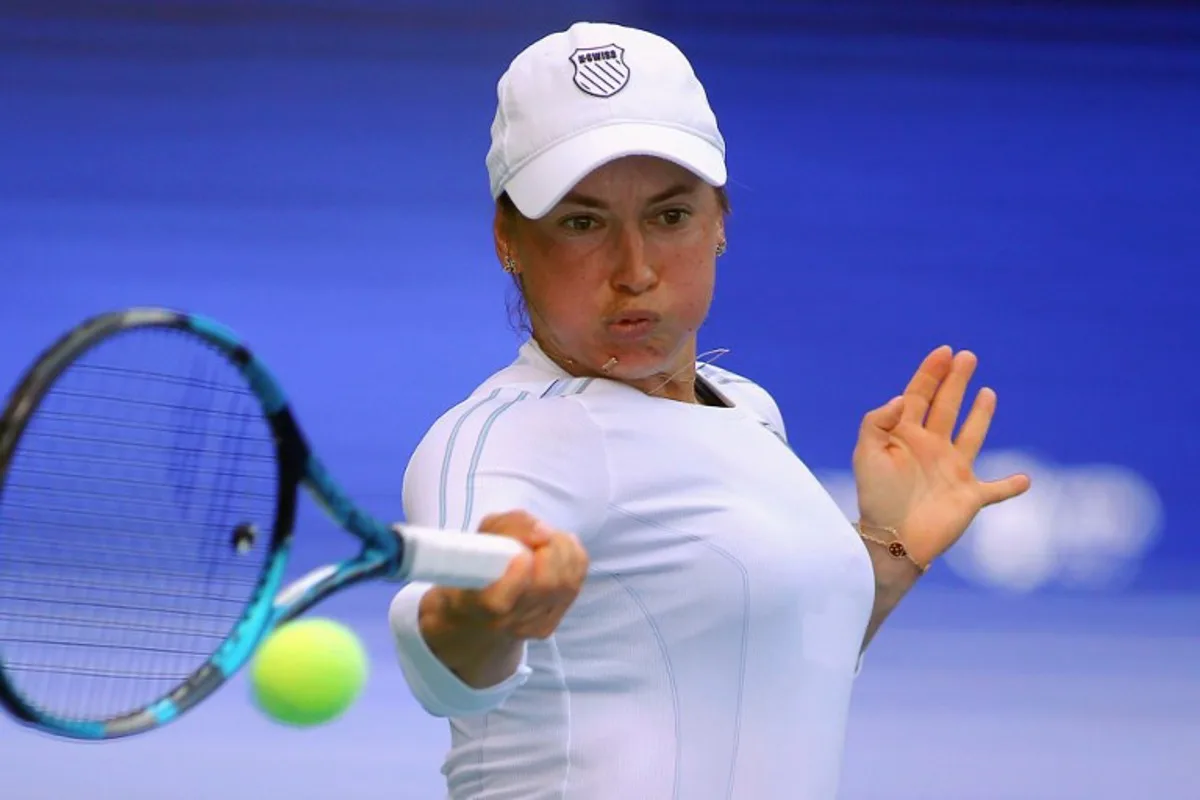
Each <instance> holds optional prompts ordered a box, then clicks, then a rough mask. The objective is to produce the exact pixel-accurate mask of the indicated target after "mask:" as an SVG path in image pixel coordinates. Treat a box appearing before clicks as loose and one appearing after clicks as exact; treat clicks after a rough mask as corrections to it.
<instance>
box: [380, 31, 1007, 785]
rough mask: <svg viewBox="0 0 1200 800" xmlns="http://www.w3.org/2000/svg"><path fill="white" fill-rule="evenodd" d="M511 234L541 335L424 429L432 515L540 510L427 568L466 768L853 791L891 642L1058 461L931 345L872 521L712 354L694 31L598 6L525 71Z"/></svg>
mask: <svg viewBox="0 0 1200 800" xmlns="http://www.w3.org/2000/svg"><path fill="white" fill-rule="evenodd" d="M498 97H499V105H498V108H497V110H496V115H495V121H494V124H493V126H492V145H491V150H490V152H489V154H488V157H487V166H488V171H489V173H490V176H491V188H492V194H493V196H494V198H495V200H496V213H495V221H494V230H495V241H496V252H497V255H498V257H499V262H500V265H501V266H502V268H503V269H505V270H506V271H508V272H509V273H511V274H512V275H513V277H514V279H515V281H516V282H517V285H518V287H519V288H520V291H521V295H522V298H523V302H524V304H525V307H526V308H527V310H528V317H529V321H530V327H531V330H532V336H531V337H530V339H529V340H528V341H527V342H526V343H525V344H524V345H523V346H522V347H521V348H520V351H519V353H518V354H517V357H516V360H515V361H514V362H513V363H512V364H511V365H510V366H508V367H506V368H504V369H502V370H500V371H499V372H497V373H495V374H493V375H491V376H489V377H487V378H486V380H483V382H482V383H481V384H480V386H479V388H478V389H476V390H475V391H474V392H473V393H472V394H471V395H470V397H468V398H467V399H466V400H464V401H463V402H462V403H460V404H458V405H457V406H455V407H454V408H453V409H451V410H450V411H449V412H447V413H446V414H445V415H444V416H443V417H441V418H440V419H439V420H438V421H437V422H436V423H435V424H434V425H433V426H432V427H431V429H430V430H429V431H428V432H427V434H426V435H425V437H424V439H423V440H422V442H421V444H420V445H419V447H418V449H417V451H416V452H415V454H414V455H413V457H412V460H411V463H410V465H409V468H408V470H407V472H406V474H405V481H404V509H405V513H406V516H407V518H408V520H409V521H410V522H412V523H414V524H419V525H429V526H437V527H442V528H451V529H461V530H462V531H464V534H463V535H472V534H473V533H474V532H476V531H484V532H487V533H491V534H498V535H505V536H511V537H514V538H517V539H519V540H521V541H523V542H524V543H525V544H527V545H528V546H529V547H530V549H531V554H530V555H528V556H523V557H521V558H519V559H516V560H514V562H513V564H512V565H511V566H510V569H509V570H508V572H507V574H506V575H505V576H504V577H503V578H502V579H501V580H500V581H498V582H497V583H495V584H493V585H492V586H490V587H488V588H486V589H484V590H481V591H460V590H451V589H447V588H443V587H431V586H428V585H425V584H412V585H409V586H407V587H405V588H404V589H403V590H402V591H400V592H399V593H398V594H397V595H396V597H395V599H394V601H393V603H392V606H391V609H390V621H391V625H392V628H393V630H394V632H395V635H396V639H397V642H398V652H399V659H400V664H401V667H402V669H403V671H404V674H405V676H406V678H407V680H408V682H409V685H410V686H411V688H412V691H413V693H414V694H415V696H416V697H417V698H418V699H419V701H420V702H421V704H422V705H423V706H424V707H425V708H426V709H427V710H428V711H429V713H431V714H434V715H438V716H442V717H447V718H449V720H450V726H451V731H452V747H451V750H450V752H449V755H448V757H447V759H446V763H445V765H444V773H445V775H446V778H447V783H448V788H449V796H450V797H452V798H456V800H459V799H461V800H466V799H467V798H471V799H472V800H480V799H481V798H514V799H515V798H520V799H521V800H536V799H540V798H546V799H547V800H548V799H549V798H566V799H567V800H614V798H628V800H660V799H662V800H665V799H666V798H684V799H685V800H697V799H701V800H705V799H707V798H744V799H746V800H773V799H774V798H780V799H781V800H782V799H783V798H786V799H787V800H807V799H809V798H832V797H834V796H835V794H836V790H837V785H838V778H839V772H840V768H841V755H842V748H843V741H844V734H845V728H846V720H847V714H848V709H849V705H850V695H851V688H852V686H853V683H854V679H855V675H856V674H857V672H858V668H859V664H860V658H861V654H862V652H863V651H864V649H865V648H866V646H867V644H868V643H869V642H870V640H871V637H872V636H873V635H874V633H875V632H876V631H877V630H878V628H879V626H880V625H881V624H882V623H883V621H884V619H885V618H886V617H887V616H888V613H889V612H890V611H891V610H892V609H893V608H894V607H895V606H896V604H897V603H898V602H899V601H900V599H901V598H902V597H904V595H905V594H906V593H907V592H908V590H909V589H910V588H912V586H913V585H914V584H915V583H916V582H917V580H918V578H919V577H920V575H921V574H922V572H923V571H924V569H925V568H926V566H927V565H929V564H930V563H931V562H932V561H934V560H935V559H937V557H938V556H939V555H941V554H942V553H943V552H944V551H945V550H946V549H947V548H949V547H950V546H951V545H952V544H953V543H954V542H955V541H956V540H957V539H958V538H959V537H960V536H961V535H962V533H963V531H964V530H965V529H966V527H967V525H968V524H969V523H970V521H971V520H972V518H973V517H974V516H975V515H976V514H977V513H978V512H979V511H980V510H981V509H982V508H983V507H985V506H987V505H989V504H993V503H997V502H1000V501H1003V500H1006V499H1008V498H1011V497H1014V496H1016V495H1018V494H1020V493H1022V492H1023V491H1025V490H1026V489H1027V488H1028V486H1029V480H1028V478H1027V477H1026V476H1024V475H1014V476H1011V477H1008V478H1006V479H1004V480H1000V481H994V482H982V481H980V480H978V479H977V478H976V477H975V475H974V474H973V470H972V464H973V462H974V459H975V457H976V455H977V453H978V452H979V449H980V447H981V446H982V444H983V441H984V437H985V435H986V433H987V431H988V427H989V425H990V422H991V419H992V414H993V411H994V409H995V402H996V399H995V395H994V393H992V392H991V391H990V390H987V389H984V390H982V391H981V392H979V393H978V395H977V396H976V397H975V399H974V401H973V403H972V404H971V405H970V408H969V409H968V410H967V413H966V416H965V419H964V420H963V422H962V425H961V427H960V429H959V431H958V433H957V435H955V434H954V430H955V427H956V424H957V422H958V419H959V416H960V411H961V406H962V404H963V400H964V394H965V391H966V386H967V383H968V381H969V379H970V378H971V376H972V373H973V372H974V369H975V366H976V362H975V358H974V356H973V355H972V354H971V353H969V352H967V351H959V352H957V353H955V352H952V351H951V349H950V348H949V347H942V348H939V349H937V350H934V351H933V352H932V353H930V354H928V356H927V357H926V358H925V359H924V360H923V362H922V363H921V364H920V366H919V368H918V369H917V371H916V373H915V374H914V376H913V378H912V380H911V382H910V383H909V384H908V386H907V387H906V388H904V390H903V393H902V394H901V395H899V396H897V397H896V398H894V399H892V400H891V401H889V402H887V403H885V404H884V405H882V406H880V407H879V408H876V409H875V410H873V411H871V412H869V413H867V414H866V415H865V417H864V419H863V421H862V426H861V430H860V432H859V439H858V444H857V446H856V448H855V450H854V454H853V466H854V472H855V476H856V480H857V486H858V507H859V516H858V518H857V519H856V520H855V521H853V522H852V521H849V520H847V519H846V518H845V516H844V515H843V514H842V513H841V512H840V511H839V509H838V507H837V506H836V505H835V504H834V501H833V500H832V499H831V498H830V496H829V495H828V494H827V493H826V492H825V491H824V490H823V489H822V487H821V486H820V485H819V484H818V482H817V481H816V480H815V479H814V477H813V475H812V474H811V473H810V472H809V470H808V469H807V468H806V466H805V465H804V463H803V462H802V461H801V460H800V459H799V458H798V457H797V456H796V455H795V454H794V453H793V452H792V450H791V449H790V448H789V447H788V446H787V445H786V443H785V442H786V432H785V428H784V423H783V421H782V419H781V418H780V413H779V410H778V408H777V407H776V404H775V402H774V401H773V400H772V398H771V396H770V395H769V394H768V393H767V392H766V391H765V390H763V389H762V388H761V387H759V386H758V385H756V384H755V383H753V382H752V381H750V380H748V379H747V378H744V377H742V376H740V375H736V374H734V373H732V372H729V371H727V370H724V369H721V368H718V367H716V366H707V365H703V364H700V363H698V362H699V361H700V358H699V354H697V352H696V334H697V330H698V329H699V328H700V326H701V325H702V324H703V322H704V320H705V316H706V314H707V313H708V309H709V305H710V303H711V301H712V298H713V287H714V274H715V271H716V262H717V259H718V257H719V256H720V255H721V253H722V252H723V251H724V250H725V247H726V240H725V232H724V218H725V213H726V211H727V202H726V196H725V192H724V189H723V186H724V184H725V181H726V166H725V148H724V142H723V140H722V137H721V134H720V132H719V129H718V126H717V122H716V119H715V118H714V115H713V112H712V111H711V110H710V108H709V104H708V101H707V97H706V93H705V91H704V89H703V87H702V86H701V84H700V83H699V82H698V80H697V78H696V76H695V74H694V72H693V69H692V67H691V65H690V64H689V62H688V60H687V59H686V58H685V56H684V55H683V54H682V53H681V52H680V51H679V50H678V49H677V48H676V47H675V46H674V45H673V44H671V43H670V42H668V41H667V40H665V39H662V38H660V37H658V36H655V35H653V34H650V33H648V32H645V31H640V30H635V29H629V28H623V27H619V26H614V25H604V24H582V23H581V24H576V25H573V26H572V27H571V28H570V29H569V30H567V31H565V32H560V33H555V34H553V35H551V36H548V37H546V38H544V39H542V40H540V41H538V42H536V43H535V44H533V45H532V46H530V47H529V48H528V49H526V50H525V51H524V52H522V53H521V54H520V55H518V56H517V57H516V59H515V60H514V61H513V62H512V64H511V66H510V67H509V69H508V70H507V72H506V73H505V74H504V75H503V77H502V78H501V80H500V83H499V87H498Z"/></svg>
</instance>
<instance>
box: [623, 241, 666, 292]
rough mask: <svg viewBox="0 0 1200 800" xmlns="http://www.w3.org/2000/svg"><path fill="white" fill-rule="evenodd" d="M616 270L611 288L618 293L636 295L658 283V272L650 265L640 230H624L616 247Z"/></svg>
mask: <svg viewBox="0 0 1200 800" xmlns="http://www.w3.org/2000/svg"><path fill="white" fill-rule="evenodd" d="M615 257H616V268H615V270H614V271H613V278H612V280H613V286H614V287H615V288H616V289H618V290H619V291H622V292H626V293H628V294H633V295H638V294H643V293H645V292H648V291H650V290H651V289H653V288H654V286H655V285H656V284H657V283H658V272H657V271H656V270H655V269H654V267H652V266H651V265H650V259H649V258H648V257H647V253H646V240H645V237H644V236H643V235H642V232H641V231H640V230H637V229H636V228H634V229H628V228H627V229H625V230H624V231H622V232H621V235H620V237H619V238H618V241H617V245H616V253H615Z"/></svg>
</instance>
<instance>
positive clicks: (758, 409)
mask: <svg viewBox="0 0 1200 800" xmlns="http://www.w3.org/2000/svg"><path fill="white" fill-rule="evenodd" d="M696 372H697V374H698V375H699V376H700V377H701V378H703V379H704V380H706V381H708V382H709V384H711V385H712V386H713V388H715V389H716V390H717V391H718V392H720V393H721V394H723V395H724V396H725V397H727V398H728V399H729V400H731V401H732V402H733V403H734V404H735V405H738V406H741V407H743V408H745V409H747V410H748V411H749V412H750V413H752V414H753V415H754V416H756V417H758V418H759V419H760V420H762V422H763V423H764V424H765V425H766V426H767V427H769V428H770V429H771V430H773V431H774V432H775V433H776V434H777V435H778V436H779V437H780V438H782V439H784V440H786V439H787V428H786V427H785V425H784V423H783V414H782V413H780V411H779V404H778V403H776V402H775V398H774V397H773V396H772V395H771V393H770V392H769V391H767V390H766V389H765V388H764V387H762V386H761V385H759V384H758V383H756V382H755V381H752V380H751V379H749V378H747V377H745V376H744V375H740V374H738V373H736V372H733V371H731V370H727V369H722V368H721V367H718V366H715V365H713V364H697V365H696Z"/></svg>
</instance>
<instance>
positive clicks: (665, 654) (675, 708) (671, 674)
mask: <svg viewBox="0 0 1200 800" xmlns="http://www.w3.org/2000/svg"><path fill="white" fill-rule="evenodd" d="M597 574H599V575H607V576H608V577H610V578H612V579H613V580H614V581H616V582H617V584H618V585H619V586H620V587H621V588H622V589H624V590H625V593H626V594H627V595H629V597H630V599H631V600H633V602H634V603H636V604H637V607H638V608H639V609H641V611H642V616H643V617H645V619H646V623H647V624H648V625H649V626H650V630H651V631H652V632H653V633H654V641H655V642H657V644H658V652H659V653H660V654H661V655H662V660H663V664H664V665H665V666H666V668H667V683H668V685H670V687H671V716H672V719H673V721H674V723H675V768H674V771H673V777H672V780H671V797H673V798H678V797H679V764H680V762H681V761H682V757H681V755H680V750H681V749H682V747H683V736H682V734H681V733H680V730H679V725H680V719H679V686H678V684H676V682H675V669H674V667H672V666H671V654H670V652H669V651H668V650H667V641H666V639H664V638H663V635H662V631H661V630H659V627H658V622H656V621H655V619H654V615H653V614H651V613H650V609H648V608H646V605H645V604H644V603H643V602H642V598H641V597H639V596H638V594H637V592H635V591H634V590H633V588H632V587H631V586H629V584H627V583H626V582H625V581H623V580H622V579H621V576H620V575H619V574H618V573H616V572H600V573H597Z"/></svg>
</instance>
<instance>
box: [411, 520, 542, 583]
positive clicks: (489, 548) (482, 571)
mask: <svg viewBox="0 0 1200 800" xmlns="http://www.w3.org/2000/svg"><path fill="white" fill-rule="evenodd" d="M394 530H395V531H396V534H397V535H398V536H399V537H400V538H401V539H402V540H403V542H404V560H403V561H402V562H401V564H400V573H399V575H398V577H399V578H400V579H401V580H405V581H424V582H426V583H432V584H434V585H436V586H450V587H453V588H456V589H482V588H483V587H485V586H489V585H491V584H493V583H495V582H496V581H497V580H499V578H500V576H502V575H503V574H504V572H505V570H507V569H508V565H509V564H510V563H511V562H512V560H513V558H514V557H516V556H518V555H520V554H521V553H525V552H528V548H526V547H525V545H523V544H521V543H520V542H518V541H517V540H515V539H509V538H508V537H507V536H496V535H493V534H487V533H461V532H459V531H446V530H439V529H437V528H420V527H415V526H412V525H396V526H395V527H394Z"/></svg>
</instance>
